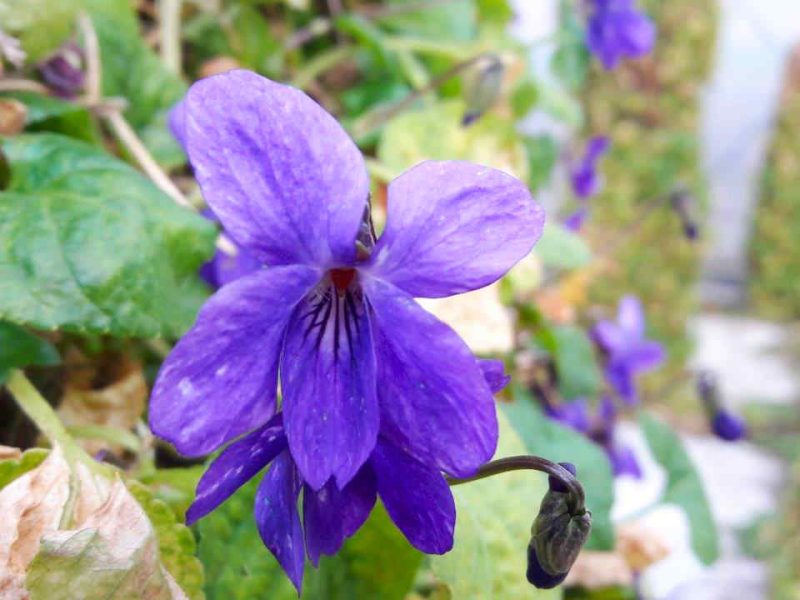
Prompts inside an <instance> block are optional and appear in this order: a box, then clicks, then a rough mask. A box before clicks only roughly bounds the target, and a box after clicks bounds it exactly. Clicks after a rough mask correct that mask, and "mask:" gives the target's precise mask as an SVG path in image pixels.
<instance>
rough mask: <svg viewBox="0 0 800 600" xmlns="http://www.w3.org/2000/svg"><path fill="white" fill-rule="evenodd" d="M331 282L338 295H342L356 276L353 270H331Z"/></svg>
mask: <svg viewBox="0 0 800 600" xmlns="http://www.w3.org/2000/svg"><path fill="white" fill-rule="evenodd" d="M330 275H331V282H332V283H333V287H335V288H336V292H337V293H338V294H339V295H342V294H344V292H345V291H346V290H347V288H348V287H350V284H351V283H353V279H354V278H355V276H356V270H355V269H331V272H330Z"/></svg>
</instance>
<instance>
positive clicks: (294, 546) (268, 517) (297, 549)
mask: <svg viewBox="0 0 800 600" xmlns="http://www.w3.org/2000/svg"><path fill="white" fill-rule="evenodd" d="M301 483H302V482H301V480H300V477H299V475H298V473H297V469H295V467H294V464H293V463H292V459H291V456H290V455H289V453H288V452H283V453H282V454H281V455H280V456H278V458H276V459H275V460H274V461H273V463H272V466H271V467H270V468H269V470H268V471H267V474H266V475H264V479H263V480H262V481H261V483H260V484H259V486H258V491H257V492H256V503H255V511H254V512H255V519H256V525H257V526H258V533H259V534H260V535H261V540H262V541H263V542H264V545H265V546H266V547H267V548H268V549H269V551H270V552H272V554H273V555H274V556H275V558H276V559H277V560H278V563H279V564H280V565H281V567H283V570H284V571H286V574H287V575H288V576H289V579H290V580H291V581H292V583H293V584H294V587H295V588H297V594H298V595H300V592H301V590H302V586H303V567H304V565H305V548H304V545H303V528H302V526H301V525H300V515H299V514H298V512H297V497H298V495H299V494H300V486H301Z"/></svg>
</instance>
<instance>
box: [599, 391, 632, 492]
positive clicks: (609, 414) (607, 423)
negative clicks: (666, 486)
mask: <svg viewBox="0 0 800 600" xmlns="http://www.w3.org/2000/svg"><path fill="white" fill-rule="evenodd" d="M597 417H598V418H597V422H596V423H595V426H594V427H593V428H592V431H591V433H590V437H591V438H592V439H593V440H594V441H595V442H597V443H598V444H599V445H600V446H602V448H603V450H605V452H606V456H608V461H609V462H610V463H611V472H612V473H613V474H614V476H615V477H621V476H623V475H628V476H630V477H635V478H636V479H641V477H642V468H641V467H640V466H639V461H638V460H636V455H635V454H634V452H633V450H631V449H630V448H629V447H628V446H625V445H623V444H620V443H619V442H618V441H617V439H616V426H617V407H616V406H615V405H614V401H613V400H612V399H611V398H610V397H608V396H603V398H601V400H600V406H599V407H598V409H597Z"/></svg>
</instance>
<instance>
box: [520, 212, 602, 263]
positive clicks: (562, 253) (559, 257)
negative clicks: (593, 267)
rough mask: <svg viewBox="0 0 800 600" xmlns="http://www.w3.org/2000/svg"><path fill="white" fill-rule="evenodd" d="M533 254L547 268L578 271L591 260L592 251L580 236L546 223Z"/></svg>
mask: <svg viewBox="0 0 800 600" xmlns="http://www.w3.org/2000/svg"><path fill="white" fill-rule="evenodd" d="M534 252H536V254H537V255H538V256H539V258H541V259H542V262H543V263H544V264H545V265H547V266H548V267H556V268H559V269H579V268H581V267H584V266H586V265H587V264H589V263H590V262H591V260H592V251H591V249H590V248H589V245H588V244H587V243H586V240H584V239H583V238H582V237H581V236H579V235H577V234H575V233H573V232H571V231H570V230H568V229H567V228H565V227H564V226H563V225H560V224H558V223H553V222H551V221H548V222H547V223H545V226H544V232H543V233H542V237H541V239H540V240H539V242H538V243H537V244H536V247H535V248H534Z"/></svg>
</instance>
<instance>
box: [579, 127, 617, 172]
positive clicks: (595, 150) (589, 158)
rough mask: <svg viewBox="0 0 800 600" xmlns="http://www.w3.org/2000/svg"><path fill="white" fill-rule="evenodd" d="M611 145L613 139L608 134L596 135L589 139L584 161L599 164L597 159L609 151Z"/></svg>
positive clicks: (594, 164) (589, 163)
mask: <svg viewBox="0 0 800 600" xmlns="http://www.w3.org/2000/svg"><path fill="white" fill-rule="evenodd" d="M610 147H611V141H610V140H609V139H608V137H607V136H604V135H596V136H594V137H593V138H591V139H590V140H589V142H588V143H587V144H586V155H585V157H584V159H583V160H584V163H585V164H588V165H592V166H596V165H597V161H598V160H600V158H602V156H603V155H604V154H605V153H606V152H608V149H609V148H610Z"/></svg>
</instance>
